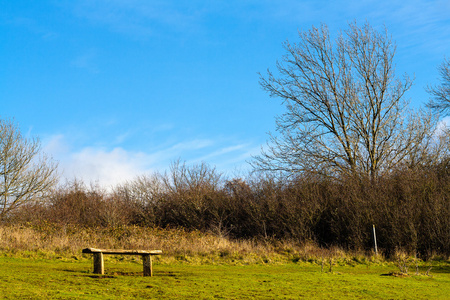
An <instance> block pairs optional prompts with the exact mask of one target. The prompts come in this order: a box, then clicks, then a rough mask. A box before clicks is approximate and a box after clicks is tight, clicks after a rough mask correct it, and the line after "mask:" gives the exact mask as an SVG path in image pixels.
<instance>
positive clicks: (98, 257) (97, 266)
mask: <svg viewBox="0 0 450 300" xmlns="http://www.w3.org/2000/svg"><path fill="white" fill-rule="evenodd" d="M94 274H101V275H103V274H105V266H104V264H103V253H101V252H100V253H94Z"/></svg>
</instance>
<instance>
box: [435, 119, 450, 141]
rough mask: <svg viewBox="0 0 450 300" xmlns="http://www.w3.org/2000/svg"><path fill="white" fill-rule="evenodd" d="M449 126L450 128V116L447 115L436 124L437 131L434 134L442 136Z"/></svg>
mask: <svg viewBox="0 0 450 300" xmlns="http://www.w3.org/2000/svg"><path fill="white" fill-rule="evenodd" d="M448 128H450V116H449V117H445V118H443V119H442V120H440V121H439V123H438V124H437V126H436V131H435V133H434V135H435V136H440V135H442V133H443V132H444V131H445V130H446V129H448Z"/></svg>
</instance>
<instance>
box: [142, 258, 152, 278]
mask: <svg viewBox="0 0 450 300" xmlns="http://www.w3.org/2000/svg"><path fill="white" fill-rule="evenodd" d="M142 261H143V264H144V276H153V267H152V256H151V255H150V254H147V255H142Z"/></svg>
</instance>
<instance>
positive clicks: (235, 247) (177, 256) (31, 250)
mask: <svg viewBox="0 0 450 300" xmlns="http://www.w3.org/2000/svg"><path fill="white" fill-rule="evenodd" d="M87 247H95V248H113V249H161V250H163V254H164V255H163V256H161V257H159V258H158V259H159V260H160V261H161V262H167V263H174V262H187V263H221V262H226V263H235V264H252V263H283V262H288V261H293V262H299V261H309V262H317V263H323V261H324V260H326V261H329V260H333V261H335V262H349V263H351V262H355V261H357V262H368V261H373V260H376V259H378V258H376V257H375V256H372V255H370V254H365V253H360V252H354V253H349V252H345V251H343V250H341V249H339V248H331V249H324V248H320V247H318V246H317V245H315V244H314V243H303V244H301V245H300V244H297V243H295V242H294V241H286V240H285V241H276V240H259V241H257V240H232V239H228V238H226V237H223V236H222V237H220V236H216V235H213V234H211V233H204V232H200V231H190V232H188V231H185V230H182V229H159V228H145V227H138V226H117V227H109V228H103V227H99V228H82V227H77V226H68V225H64V226H63V225H55V224H52V223H46V222H43V223H41V224H39V225H32V224H30V225H25V226H24V225H2V226H0V250H1V251H3V253H4V254H6V255H13V254H14V255H27V256H45V257H55V256H56V257H73V256H75V257H80V256H81V250H82V249H83V248H87Z"/></svg>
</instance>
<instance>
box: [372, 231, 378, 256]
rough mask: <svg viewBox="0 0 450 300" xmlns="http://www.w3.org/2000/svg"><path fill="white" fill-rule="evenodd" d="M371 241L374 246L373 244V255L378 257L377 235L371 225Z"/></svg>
mask: <svg viewBox="0 0 450 300" xmlns="http://www.w3.org/2000/svg"><path fill="white" fill-rule="evenodd" d="M373 241H374V244H375V255H378V248H377V234H376V233H375V225H373Z"/></svg>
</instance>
